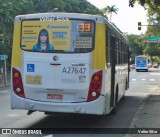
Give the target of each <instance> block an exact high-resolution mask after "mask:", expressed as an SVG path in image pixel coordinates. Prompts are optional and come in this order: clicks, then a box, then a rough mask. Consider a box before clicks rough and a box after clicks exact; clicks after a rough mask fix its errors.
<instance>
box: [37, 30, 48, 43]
mask: <svg viewBox="0 0 160 137" xmlns="http://www.w3.org/2000/svg"><path fill="white" fill-rule="evenodd" d="M41 35H46V37H47V40H46V45H47V46H48V45H49V34H48V31H47V30H46V29H42V30H41V31H40V32H39V36H38V43H37V44H38V45H40V43H41V40H40V37H41Z"/></svg>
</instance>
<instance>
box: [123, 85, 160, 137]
mask: <svg viewBox="0 0 160 137" xmlns="http://www.w3.org/2000/svg"><path fill="white" fill-rule="evenodd" d="M129 128H135V129H136V131H137V133H138V134H135V133H133V134H130V135H129V134H128V135H126V136H125V137H142V136H143V137H144V136H145V137H160V85H158V86H157V88H156V89H155V90H154V91H153V92H152V93H151V94H150V95H149V96H148V97H147V98H146V100H145V101H144V102H143V103H142V104H141V106H140V107H139V109H138V111H137V112H136V114H135V116H134V117H133V119H132V122H131V124H130V127H129ZM154 128H155V129H154ZM152 130H153V131H152ZM147 132H148V133H147ZM156 132H158V134H156ZM153 133H154V134H153Z"/></svg>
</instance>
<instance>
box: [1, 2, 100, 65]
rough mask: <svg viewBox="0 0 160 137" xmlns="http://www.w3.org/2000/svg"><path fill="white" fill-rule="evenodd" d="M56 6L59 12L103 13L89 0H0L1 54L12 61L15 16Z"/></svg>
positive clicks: (45, 10)
mask: <svg viewBox="0 0 160 137" xmlns="http://www.w3.org/2000/svg"><path fill="white" fill-rule="evenodd" d="M54 8H58V12H71V13H88V14H98V15H102V14H103V13H102V11H100V10H99V9H98V8H96V7H95V6H93V5H92V4H90V3H89V2H88V1H87V0H0V26H1V27H0V55H1V54H6V55H8V57H9V60H8V61H9V62H11V50H12V39H13V25H14V18H15V16H17V15H23V14H31V13H43V12H48V11H51V10H53V9H54Z"/></svg>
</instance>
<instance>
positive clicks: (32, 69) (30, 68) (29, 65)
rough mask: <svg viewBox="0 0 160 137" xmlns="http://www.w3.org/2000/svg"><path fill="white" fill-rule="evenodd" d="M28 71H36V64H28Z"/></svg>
mask: <svg viewBox="0 0 160 137" xmlns="http://www.w3.org/2000/svg"><path fill="white" fill-rule="evenodd" d="M27 72H34V64H27Z"/></svg>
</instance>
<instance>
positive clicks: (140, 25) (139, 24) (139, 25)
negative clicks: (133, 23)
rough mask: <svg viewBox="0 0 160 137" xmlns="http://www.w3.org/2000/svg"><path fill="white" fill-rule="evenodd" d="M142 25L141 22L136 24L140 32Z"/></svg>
mask: <svg viewBox="0 0 160 137" xmlns="http://www.w3.org/2000/svg"><path fill="white" fill-rule="evenodd" d="M141 27H142V24H141V22H138V30H141Z"/></svg>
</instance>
